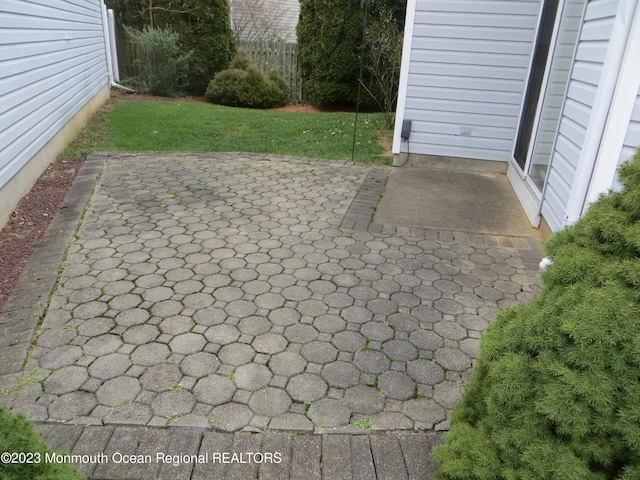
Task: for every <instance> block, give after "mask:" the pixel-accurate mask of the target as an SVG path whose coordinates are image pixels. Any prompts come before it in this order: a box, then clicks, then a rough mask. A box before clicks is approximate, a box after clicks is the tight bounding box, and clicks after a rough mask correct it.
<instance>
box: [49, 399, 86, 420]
mask: <svg viewBox="0 0 640 480" xmlns="http://www.w3.org/2000/svg"><path fill="white" fill-rule="evenodd" d="M96 405H97V402H96V397H95V395H93V394H92V393H89V392H71V393H67V394H65V395H62V396H60V397H58V398H56V399H55V400H54V401H53V403H52V404H51V405H49V417H50V418H51V419H53V420H61V421H64V422H68V421H70V420H74V419H76V418H78V417H82V416H85V415H89V413H91V411H92V410H93V409H94V408H95V406H96Z"/></svg>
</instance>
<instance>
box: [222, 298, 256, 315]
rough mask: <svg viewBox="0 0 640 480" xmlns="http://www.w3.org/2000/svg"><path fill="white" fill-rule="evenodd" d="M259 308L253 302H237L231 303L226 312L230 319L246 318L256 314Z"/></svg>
mask: <svg viewBox="0 0 640 480" xmlns="http://www.w3.org/2000/svg"><path fill="white" fill-rule="evenodd" d="M257 308H258V307H257V306H256V305H255V304H254V303H253V302H248V301H246V300H236V301H235V302H230V303H229V304H228V305H227V306H226V307H225V308H224V310H225V312H227V314H228V315H229V316H230V317H236V318H244V317H249V316H251V315H253V314H254V313H256V310H257Z"/></svg>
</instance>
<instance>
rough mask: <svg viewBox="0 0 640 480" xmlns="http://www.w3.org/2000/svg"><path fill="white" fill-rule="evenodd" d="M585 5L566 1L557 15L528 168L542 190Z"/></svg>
mask: <svg viewBox="0 0 640 480" xmlns="http://www.w3.org/2000/svg"><path fill="white" fill-rule="evenodd" d="M584 5H585V2H584V0H565V2H564V6H563V10H562V12H559V13H558V14H559V15H560V14H561V21H560V25H559V27H558V35H557V38H556V42H555V48H554V49H553V51H552V55H553V57H552V60H551V67H550V71H549V78H548V80H547V87H546V90H545V92H544V100H543V103H542V109H541V113H540V120H539V123H538V126H537V128H536V132H535V141H534V148H533V153H532V155H531V166H530V167H529V175H530V176H531V178H532V179H533V181H534V182H535V185H536V186H537V187H538V188H539V189H540V190H542V188H543V184H544V180H545V178H546V173H547V167H548V165H549V160H550V158H551V152H552V150H553V143H554V141H555V137H556V132H557V130H558V122H559V119H560V113H561V111H562V103H563V101H564V95H565V92H566V89H567V83H568V80H569V73H570V71H571V63H572V61H573V55H574V52H575V47H576V40H577V37H578V33H579V30H580V22H581V21H582V13H583V10H584Z"/></svg>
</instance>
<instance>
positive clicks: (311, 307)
mask: <svg viewBox="0 0 640 480" xmlns="http://www.w3.org/2000/svg"><path fill="white" fill-rule="evenodd" d="M328 309H329V307H328V306H327V304H326V303H325V302H322V301H320V300H305V301H303V302H300V303H298V307H297V310H298V311H299V312H300V313H301V314H302V315H305V316H307V317H319V316H320V315H324V314H325V313H327V310H328Z"/></svg>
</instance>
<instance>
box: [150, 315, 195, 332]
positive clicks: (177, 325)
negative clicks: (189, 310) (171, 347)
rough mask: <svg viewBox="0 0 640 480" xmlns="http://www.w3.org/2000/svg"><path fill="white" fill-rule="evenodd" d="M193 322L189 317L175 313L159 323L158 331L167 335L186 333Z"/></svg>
mask: <svg viewBox="0 0 640 480" xmlns="http://www.w3.org/2000/svg"><path fill="white" fill-rule="evenodd" d="M194 326H195V324H194V323H193V320H191V319H190V318H189V317H185V316H182V315H176V316H175V317H169V318H166V319H164V320H163V321H162V323H160V325H159V327H160V331H161V332H162V333H167V334H169V335H180V334H181V333H187V332H188V331H189V330H191V329H192V328H193V327H194Z"/></svg>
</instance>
